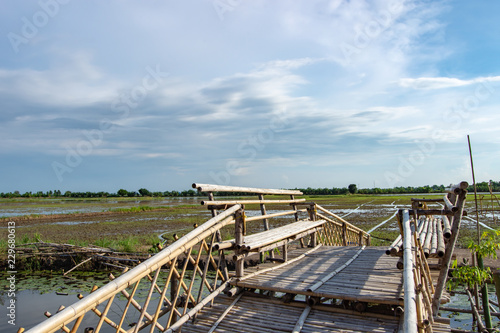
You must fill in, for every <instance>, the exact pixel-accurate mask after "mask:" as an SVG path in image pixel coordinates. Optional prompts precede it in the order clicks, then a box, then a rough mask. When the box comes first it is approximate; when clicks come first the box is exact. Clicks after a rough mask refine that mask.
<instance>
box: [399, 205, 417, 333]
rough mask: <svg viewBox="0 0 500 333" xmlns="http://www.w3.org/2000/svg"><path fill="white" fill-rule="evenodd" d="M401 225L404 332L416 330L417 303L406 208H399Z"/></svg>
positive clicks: (410, 235)
mask: <svg viewBox="0 0 500 333" xmlns="http://www.w3.org/2000/svg"><path fill="white" fill-rule="evenodd" d="M400 215H401V221H402V225H403V231H404V234H403V237H404V238H403V252H404V255H403V258H404V270H403V282H404V290H405V293H404V303H405V313H404V327H405V332H406V333H416V332H417V324H418V322H417V304H416V298H415V282H414V280H413V255H412V249H411V238H412V230H411V226H410V215H409V212H408V210H400Z"/></svg>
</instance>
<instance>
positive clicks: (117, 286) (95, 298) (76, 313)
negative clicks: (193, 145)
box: [26, 205, 241, 333]
mask: <svg viewBox="0 0 500 333" xmlns="http://www.w3.org/2000/svg"><path fill="white" fill-rule="evenodd" d="M240 208H241V206H240V205H236V206H233V207H231V208H229V209H228V210H226V211H224V212H222V213H221V214H219V215H217V216H215V217H213V218H212V219H210V220H208V221H207V222H205V223H204V224H202V225H201V226H199V227H198V228H196V229H194V230H193V231H191V232H189V233H188V234H186V235H185V236H183V237H181V238H179V239H178V240H177V241H176V242H175V243H173V244H172V245H171V246H169V247H167V248H165V249H164V250H162V251H161V252H159V253H158V254H156V255H155V256H153V257H151V258H149V259H148V260H146V261H144V262H142V263H141V264H139V265H137V266H136V267H134V268H133V269H131V270H130V271H128V272H126V273H125V274H123V275H121V276H120V277H118V278H117V279H116V280H113V281H110V282H109V283H108V284H106V285H105V286H103V287H102V288H100V289H98V290H97V291H95V292H93V293H91V294H90V295H88V296H87V297H85V298H83V299H82V300H80V301H78V302H76V303H75V304H73V305H70V306H68V307H66V308H65V309H64V310H63V311H61V312H59V313H57V314H55V315H54V316H52V317H50V318H49V319H47V320H45V321H43V322H41V323H40V324H38V325H36V326H35V327H33V328H31V329H30V330H28V331H26V333H38V332H45V333H52V332H55V331H57V330H59V329H60V328H61V327H62V326H63V325H64V323H68V322H70V321H72V320H74V319H76V318H79V317H81V316H83V315H84V314H85V313H86V312H88V311H90V310H91V309H92V308H95V307H97V306H98V305H99V304H101V303H103V302H104V301H106V300H108V299H109V298H110V297H112V296H113V295H115V294H117V293H119V292H121V291H122V290H124V289H125V288H127V287H128V286H130V285H132V284H133V283H135V282H137V281H139V280H141V279H142V278H143V277H145V276H147V275H148V274H150V273H152V272H153V271H155V270H158V269H159V268H160V267H161V266H163V265H164V264H166V263H168V262H169V261H170V260H172V259H173V258H175V257H177V256H178V255H179V254H181V253H183V252H185V251H186V250H188V249H189V248H191V247H192V246H194V245H195V244H197V243H199V242H200V241H201V240H202V239H204V238H206V237H208V236H209V235H210V234H212V233H214V232H215V231H216V230H219V229H221V228H222V227H223V226H225V225H227V224H229V223H231V222H233V220H234V218H233V216H232V215H233V214H234V213H235V212H236V211H237V210H238V209H240Z"/></svg>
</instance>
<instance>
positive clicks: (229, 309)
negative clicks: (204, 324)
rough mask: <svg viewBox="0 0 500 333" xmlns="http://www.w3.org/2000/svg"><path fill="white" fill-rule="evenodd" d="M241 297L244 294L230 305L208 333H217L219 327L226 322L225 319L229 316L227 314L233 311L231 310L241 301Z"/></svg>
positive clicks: (241, 294)
mask: <svg viewBox="0 0 500 333" xmlns="http://www.w3.org/2000/svg"><path fill="white" fill-rule="evenodd" d="M241 296H243V293H240V294H239V295H238V296H237V297H236V298H235V300H234V301H233V302H232V303H231V305H229V306H228V307H227V308H226V310H224V312H223V313H222V314H221V315H220V317H219V318H218V319H217V320H216V321H215V323H214V324H213V325H212V327H211V328H210V330H209V331H208V333H212V332H214V331H215V329H216V328H217V326H219V324H220V323H221V322H222V321H223V320H224V318H225V317H226V316H227V314H228V313H229V312H230V311H231V309H232V308H233V307H234V305H235V304H236V303H237V302H238V301H239V300H240V298H241Z"/></svg>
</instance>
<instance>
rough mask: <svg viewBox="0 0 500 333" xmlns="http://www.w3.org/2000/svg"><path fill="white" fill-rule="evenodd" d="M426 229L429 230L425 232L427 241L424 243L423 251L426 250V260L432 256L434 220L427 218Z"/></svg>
mask: <svg viewBox="0 0 500 333" xmlns="http://www.w3.org/2000/svg"><path fill="white" fill-rule="evenodd" d="M425 223H426V227H427V230H426V231H425V239H424V241H423V249H424V254H425V257H426V258H429V254H430V252H431V251H430V249H431V242H432V219H431V218H426V221H425Z"/></svg>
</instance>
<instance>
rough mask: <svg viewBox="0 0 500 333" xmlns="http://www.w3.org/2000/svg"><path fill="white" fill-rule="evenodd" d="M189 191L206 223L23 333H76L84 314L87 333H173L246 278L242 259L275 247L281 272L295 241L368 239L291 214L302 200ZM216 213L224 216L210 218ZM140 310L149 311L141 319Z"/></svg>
mask: <svg viewBox="0 0 500 333" xmlns="http://www.w3.org/2000/svg"><path fill="white" fill-rule="evenodd" d="M193 187H195V188H197V189H198V190H199V191H200V192H208V199H209V200H207V201H203V202H202V204H203V205H206V206H208V207H209V209H210V210H211V211H212V216H213V217H212V218H211V219H209V220H208V221H206V222H205V223H203V224H201V225H200V226H198V227H196V228H195V229H194V230H193V231H191V232H189V233H188V234H186V235H185V236H183V237H181V238H179V239H177V240H176V241H175V242H174V243H173V244H171V245H170V246H168V247H166V248H164V249H162V250H161V251H160V252H159V253H158V254H156V255H154V256H153V257H151V258H149V259H147V260H145V261H144V262H142V263H140V264H138V265H137V266H136V267H134V268H132V269H130V270H128V271H127V270H124V272H123V273H122V274H121V275H120V276H119V277H117V278H115V277H114V276H112V275H110V282H109V283H108V284H107V285H105V286H103V287H102V288H96V290H94V291H93V292H92V293H91V294H89V295H87V296H85V297H83V296H80V297H79V298H80V301H78V302H76V303H74V304H73V305H71V306H68V307H67V308H65V309H64V310H62V311H60V312H58V313H56V314H55V315H53V316H50V318H49V319H47V320H46V321H44V322H42V323H40V324H38V325H37V326H35V327H33V328H32V329H30V330H28V331H27V332H28V333H34V332H37V333H38V332H55V331H57V330H60V329H62V330H63V331H65V332H76V330H77V329H78V327H79V326H80V323H81V322H82V320H83V317H84V316H87V315H86V314H87V313H89V312H90V313H92V314H94V315H96V317H97V322H96V326H95V329H94V332H95V333H98V332H99V331H100V330H101V329H102V327H103V326H104V325H109V326H111V327H112V328H113V329H115V330H116V331H117V332H122V333H124V332H130V333H132V332H133V333H136V332H139V331H141V330H143V329H146V328H149V331H150V332H154V331H160V332H173V331H174V330H176V329H178V328H180V327H181V326H182V325H183V324H184V323H186V322H187V321H188V320H189V319H191V318H193V317H194V316H195V315H196V313H197V312H199V311H200V310H201V309H202V308H203V307H204V306H205V305H207V304H209V303H211V302H213V300H214V298H215V297H217V295H219V294H220V293H222V292H223V291H225V290H226V291H227V290H229V289H228V288H229V283H230V281H232V279H235V280H236V281H237V280H238V279H241V280H244V279H245V278H247V276H246V275H245V271H244V259H245V257H246V256H247V254H248V252H249V251H259V252H264V251H269V250H272V249H274V248H276V247H280V246H282V247H283V251H282V252H283V260H284V262H285V263H284V264H288V263H289V262H293V261H294V260H295V259H294V260H292V261H288V257H287V252H288V251H287V245H288V244H289V243H290V242H294V241H298V240H301V241H302V238H304V237H309V238H310V244H311V245H312V246H315V247H314V248H313V250H315V249H317V248H318V246H319V245H321V244H325V245H344V246H345V245H351V246H361V245H367V244H369V235H368V234H367V233H366V232H364V231H363V230H361V229H359V228H357V227H355V226H353V225H352V224H350V223H348V222H347V221H345V220H343V219H342V218H340V217H339V216H337V215H335V214H333V213H331V212H329V211H328V210H326V209H324V208H323V207H321V206H319V205H316V204H315V203H308V204H307V205H308V206H309V207H308V208H307V209H298V208H297V206H298V205H300V204H304V202H305V199H296V198H295V195H301V194H302V193H301V192H300V191H297V190H272V189H256V188H247V187H232V186H219V185H208V184H193ZM214 192H245V193H256V194H258V197H259V199H258V200H232V201H227V200H218V201H217V200H215V199H214V195H213V193H214ZM264 194H269V195H287V196H289V199H285V200H281V199H275V200H266V199H264ZM244 204H259V205H260V208H261V213H262V215H261V216H252V217H246V215H245V211H244V208H243V205H244ZM265 204H273V205H289V206H291V208H292V209H291V210H287V211H283V212H278V213H272V214H267V213H266V207H265ZM221 207H223V208H224V210H223V211H218V209H221ZM318 210H319V211H321V212H323V213H325V216H324V217H325V218H324V219H322V218H321V217H320V214H318V213H317V211H318ZM306 212H308V213H309V214H308V215H309V216H308V218H307V219H305V220H301V219H299V214H304V213H306ZM287 215H294V217H295V220H296V222H294V223H290V224H287V225H285V226H282V227H280V228H274V229H271V228H269V227H268V226H266V222H268V221H270V220H271V219H273V218H278V217H281V216H287ZM321 216H323V215H321ZM257 220H263V221H264V224H263V228H264V231H263V232H260V233H257V234H253V235H246V233H247V228H246V223H247V222H251V221H257ZM228 225H234V228H235V229H234V236H235V238H234V240H229V241H222V239H221V236H220V229H222V228H223V227H225V226H228ZM302 243H303V242H302ZM316 244H319V245H318V246H316ZM227 251H234V255H233V257H234V259H233V260H234V261H235V265H236V266H235V267H236V271H235V273H234V275H233V278H232V279H231V277H230V274H229V273H228V271H227V267H226V266H225V262H226V259H225V258H226V254H227ZM214 253H215V254H218V257H216V256H214ZM188 267H189V269H192V270H193V273H192V274H188ZM209 269H211V270H213V271H215V274H213V273H211V274H209ZM249 276H251V274H250V275H249ZM195 279H200V280H201V281H200V283H199V287H196V288H195ZM160 281H163V282H161V283H160ZM144 283H148V284H147V285H148V286H149V287H148V289H147V296H146V299H145V300H141V301H139V300H138V299H137V294H138V290H139V289H138V288H139V284H141V286H142V285H143V284H144ZM116 295H123V296H124V297H125V298H126V299H127V304H126V306H125V308H124V309H123V313H122V314H121V316H120V319H119V320H116V321H113V320H111V319H110V318H109V316H108V314H109V313H110V311H109V310H110V307H111V305H112V304H113V302H114V301H115V299H117V298H116ZM158 296H159V297H158ZM156 298H157V299H156ZM153 299H156V300H154V301H153ZM103 303H104V304H105V307H104V309H103V310H98V309H97V306H98V305H100V304H103ZM131 308H135V309H136V310H137V311H138V318H137V320H136V325H135V326H134V327H132V328H130V329H127V328H125V327H124V322H125V317H126V316H127V313H129V312H130V309H131ZM148 308H149V309H151V308H153V310H149V311H151V312H149V311H148Z"/></svg>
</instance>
